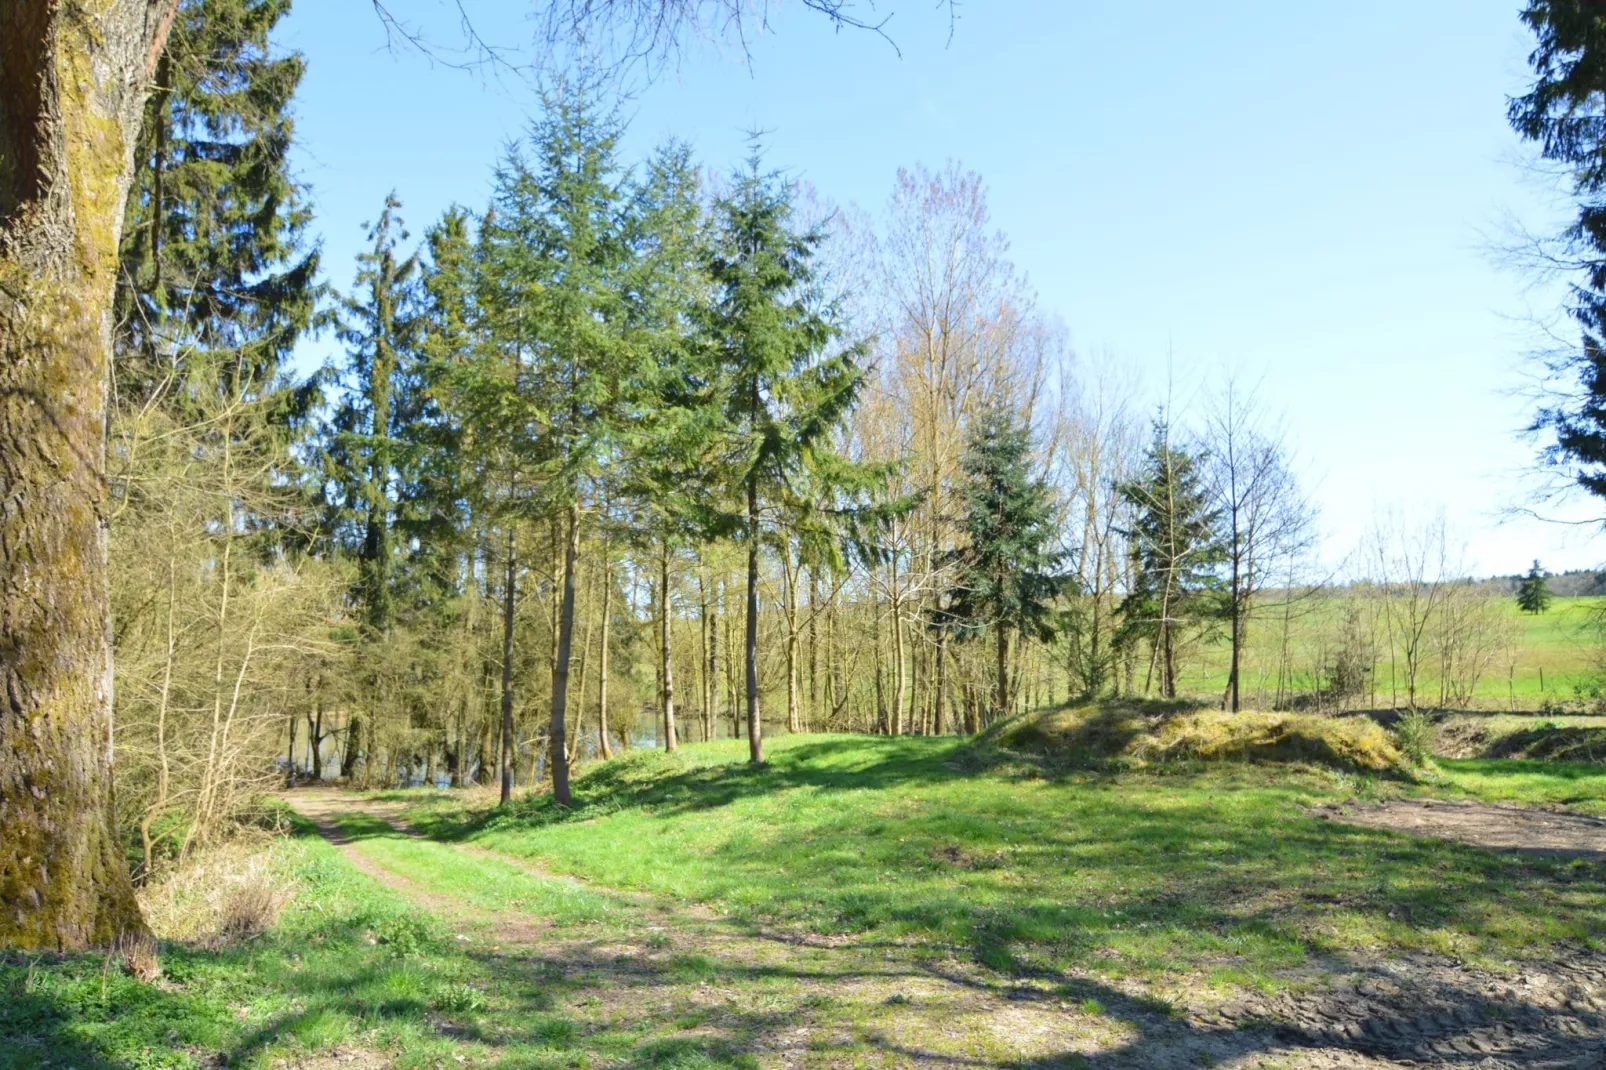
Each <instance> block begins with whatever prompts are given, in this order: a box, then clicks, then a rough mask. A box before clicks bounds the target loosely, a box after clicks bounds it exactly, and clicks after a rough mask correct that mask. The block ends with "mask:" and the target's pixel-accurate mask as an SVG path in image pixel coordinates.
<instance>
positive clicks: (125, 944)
mask: <svg viewBox="0 0 1606 1070" xmlns="http://www.w3.org/2000/svg"><path fill="white" fill-rule="evenodd" d="M116 950H117V953H118V954H119V955H121V956H122V959H123V969H125V970H127V971H128V973H129V976H131V977H135V978H138V979H139V980H141V981H144V982H146V983H147V984H149V983H150V982H152V981H155V980H157V979H158V978H160V977H161V976H162V964H161V962H160V961H159V960H158V959H157V957H156V940H155V938H154V937H152V936H151V935H150V934H149V933H140V934H138V935H133V934H126V935H124V936H121V937H119V938H118V940H117V949H116Z"/></svg>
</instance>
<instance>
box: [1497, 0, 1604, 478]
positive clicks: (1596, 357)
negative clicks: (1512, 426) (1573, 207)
mask: <svg viewBox="0 0 1606 1070" xmlns="http://www.w3.org/2000/svg"><path fill="white" fill-rule="evenodd" d="M1521 17H1522V21H1523V22H1525V23H1526V24H1527V25H1528V28H1529V29H1530V30H1532V31H1533V34H1534V37H1535V39H1536V45H1535V48H1534V51H1533V53H1532V54H1531V55H1530V56H1529V57H1528V63H1529V66H1531V67H1532V68H1533V72H1534V82H1533V86H1532V87H1531V88H1530V90H1529V91H1528V92H1527V93H1525V94H1523V95H1522V96H1519V97H1516V98H1514V99H1513V100H1512V101H1511V103H1510V106H1509V109H1508V112H1507V118H1508V119H1509V120H1510V122H1511V125H1512V127H1513V128H1514V129H1516V131H1517V133H1519V134H1520V135H1522V136H1523V137H1524V138H1527V139H1528V140H1529V141H1532V142H1535V143H1536V144H1537V145H1538V147H1539V152H1540V155H1541V156H1542V157H1543V158H1544V159H1545V160H1547V161H1550V162H1551V163H1553V164H1555V165H1557V166H1558V168H1559V170H1560V172H1561V173H1563V174H1565V175H1567V176H1568V178H1569V180H1570V184H1571V186H1572V194H1573V198H1574V200H1575V201H1576V202H1577V216H1576V219H1575V220H1574V222H1573V223H1572V225H1571V226H1569V227H1568V228H1567V229H1566V230H1565V231H1564V232H1563V233H1562V235H1561V238H1560V241H1559V243H1558V248H1556V249H1554V250H1547V256H1546V258H1545V263H1546V270H1549V269H1550V266H1551V265H1554V264H1558V263H1567V264H1574V265H1576V266H1577V268H1578V274H1579V276H1580V277H1579V279H1578V281H1577V284H1576V285H1573V286H1570V287H1569V288H1568V292H1569V295H1570V298H1571V300H1570V306H1569V308H1568V312H1569V313H1571V315H1572V317H1573V319H1574V320H1575V321H1577V324H1578V327H1579V344H1578V346H1577V348H1576V349H1574V350H1573V351H1572V352H1570V353H1567V354H1566V355H1565V356H1563V357H1562V358H1561V359H1560V360H1559V361H1558V362H1557V365H1556V368H1555V370H1556V371H1557V372H1558V373H1561V374H1567V375H1570V376H1571V377H1572V378H1573V380H1574V382H1573V384H1571V385H1570V387H1569V388H1567V390H1565V391H1564V392H1563V393H1564V396H1563V397H1562V398H1561V400H1560V401H1559V403H1557V404H1553V405H1547V406H1546V407H1544V408H1542V409H1541V410H1540V411H1539V413H1538V414H1537V415H1536V417H1535V419H1534V423H1533V429H1534V430H1543V431H1549V432H1552V433H1553V434H1554V436H1555V438H1554V441H1553V442H1552V443H1551V445H1550V447H1549V448H1548V449H1547V450H1546V457H1547V459H1548V460H1549V461H1551V462H1552V463H1554V464H1557V465H1567V466H1571V467H1572V470H1571V471H1570V472H1569V473H1568V476H1569V477H1570V479H1571V480H1572V481H1574V482H1576V483H1577V484H1578V485H1579V486H1581V487H1583V488H1584V490H1586V491H1588V492H1589V493H1590V494H1593V495H1596V496H1597V497H1606V406H1603V404H1602V402H1603V399H1606V121H1603V108H1602V101H1603V100H1606V19H1603V18H1602V17H1601V11H1600V5H1599V3H1597V2H1596V0H1529V2H1528V5H1527V7H1526V8H1525V9H1524V10H1523V12H1522V16H1521Z"/></svg>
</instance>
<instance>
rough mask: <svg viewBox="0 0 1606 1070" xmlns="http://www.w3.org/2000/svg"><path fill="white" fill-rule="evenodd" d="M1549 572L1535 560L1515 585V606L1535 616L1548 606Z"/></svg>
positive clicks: (1549, 596)
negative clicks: (1520, 580)
mask: <svg viewBox="0 0 1606 1070" xmlns="http://www.w3.org/2000/svg"><path fill="white" fill-rule="evenodd" d="M1550 598H1551V595H1550V574H1549V573H1548V572H1546V571H1545V570H1544V569H1542V568H1540V567H1539V562H1538V561H1535V562H1534V563H1533V567H1532V568H1530V569H1529V570H1528V574H1527V575H1526V576H1524V577H1523V578H1522V582H1521V583H1519V584H1518V585H1517V608H1519V609H1521V610H1522V611H1523V612H1524V613H1532V614H1534V615H1535V616H1537V615H1539V614H1540V613H1543V612H1545V611H1546V610H1548V609H1549V608H1550Z"/></svg>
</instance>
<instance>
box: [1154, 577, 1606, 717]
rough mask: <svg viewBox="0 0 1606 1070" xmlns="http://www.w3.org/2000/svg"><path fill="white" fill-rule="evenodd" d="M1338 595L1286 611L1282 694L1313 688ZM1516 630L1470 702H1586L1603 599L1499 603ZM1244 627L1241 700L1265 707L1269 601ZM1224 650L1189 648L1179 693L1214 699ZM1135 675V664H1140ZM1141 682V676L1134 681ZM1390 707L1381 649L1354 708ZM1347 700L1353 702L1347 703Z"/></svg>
mask: <svg viewBox="0 0 1606 1070" xmlns="http://www.w3.org/2000/svg"><path fill="white" fill-rule="evenodd" d="M1343 605H1344V603H1343V601H1342V600H1341V599H1339V598H1323V599H1313V600H1311V601H1309V602H1307V603H1305V604H1303V605H1298V606H1296V607H1294V608H1293V609H1292V611H1291V613H1290V624H1289V652H1288V663H1289V667H1290V669H1291V673H1289V674H1288V675H1287V676H1285V678H1284V683H1283V688H1284V691H1285V693H1286V692H1287V691H1288V689H1289V688H1290V687H1292V689H1293V691H1294V692H1295V693H1296V694H1300V695H1306V696H1308V695H1310V694H1311V693H1312V692H1314V691H1315V690H1316V681H1317V678H1318V674H1319V672H1320V667H1321V666H1322V665H1324V664H1326V663H1328V662H1330V661H1331V658H1332V653H1331V652H1332V650H1333V649H1334V647H1335V645H1336V643H1337V635H1338V633H1339V631H1340V623H1341V617H1342V613H1343V611H1344V610H1343ZM1504 606H1505V612H1506V613H1507V614H1509V619H1510V620H1511V621H1513V622H1514V623H1515V625H1516V629H1517V642H1516V645H1515V647H1514V648H1513V651H1512V655H1511V656H1510V657H1507V658H1496V659H1495V661H1494V662H1493V663H1492V664H1491V665H1490V666H1489V667H1488V669H1487V670H1485V671H1484V673H1483V674H1482V676H1481V677H1480V679H1479V681H1478V685H1477V689H1476V691H1475V692H1474V695H1475V699H1474V705H1475V706H1476V707H1477V708H1481V709H1515V710H1527V711H1534V710H1539V709H1541V708H1542V707H1544V706H1545V705H1546V704H1547V702H1548V703H1549V704H1551V705H1552V706H1555V705H1557V704H1569V703H1571V704H1574V705H1576V704H1577V703H1579V702H1580V701H1583V702H1587V701H1589V700H1590V699H1591V698H1592V697H1593V696H1594V695H1595V693H1596V692H1597V691H1598V690H1599V686H1600V683H1601V681H1602V679H1603V676H1602V672H1601V662H1602V660H1603V652H1606V646H1603V645H1602V643H1601V640H1600V632H1599V620H1600V616H1601V614H1602V613H1606V598H1602V597H1599V596H1591V597H1586V598H1558V599H1556V601H1555V603H1554V604H1553V605H1552V606H1551V608H1550V610H1549V611H1548V612H1546V613H1543V614H1540V615H1538V616H1534V615H1531V614H1528V613H1523V612H1522V611H1520V610H1519V609H1518V608H1517V605H1516V602H1515V601H1514V600H1507V601H1506V602H1505V603H1504ZM1259 618H1260V619H1259V620H1258V621H1257V622H1256V624H1255V626H1253V627H1252V628H1251V630H1250V640H1249V649H1248V658H1247V659H1246V663H1245V666H1244V697H1245V702H1246V704H1253V705H1255V706H1257V707H1262V708H1265V707H1269V706H1270V705H1271V704H1272V702H1273V701H1274V700H1275V698H1276V695H1277V690H1278V666H1279V663H1280V662H1281V660H1282V659H1281V643H1282V616H1281V610H1280V609H1278V608H1277V607H1274V606H1267V607H1264V608H1263V609H1262V611H1261V613H1260V614H1259ZM1227 659H1228V650H1227V644H1226V642H1225V641H1224V639H1209V638H1206V639H1203V640H1200V641H1199V643H1198V644H1197V645H1196V646H1195V647H1194V648H1193V650H1192V651H1191V656H1190V657H1189V658H1188V659H1187V660H1186V662H1185V668H1184V671H1183V673H1182V680H1181V685H1182V690H1183V691H1185V692H1187V693H1189V694H1193V695H1198V696H1201V697H1208V698H1215V697H1219V696H1220V694H1221V692H1222V690H1223V689H1224V688H1225V687H1226V682H1227ZM1140 674H1141V669H1140ZM1139 682H1140V683H1141V679H1140V681H1139ZM1417 691H1418V696H1419V697H1418V704H1419V705H1433V704H1435V703H1436V702H1437V699H1438V696H1439V665H1438V662H1437V658H1436V657H1435V656H1434V655H1432V654H1430V655H1429V656H1428V658H1427V659H1426V662H1425V664H1424V666H1423V670H1422V672H1421V673H1420V674H1419V677H1418V683H1417ZM1374 695H1375V705H1377V706H1379V707H1392V706H1399V705H1403V704H1405V702H1406V687H1405V680H1404V670H1403V666H1399V667H1398V669H1397V671H1391V667H1390V664H1389V657H1388V650H1387V648H1386V647H1383V648H1382V649H1381V650H1380V651H1379V658H1378V661H1377V667H1376V677H1375V681H1374V683H1373V685H1372V687H1371V688H1370V689H1369V691H1368V694H1367V695H1366V696H1365V698H1366V701H1365V702H1362V703H1360V704H1361V705H1373V704H1374ZM1350 704H1351V705H1355V704H1356V703H1355V702H1353V701H1352V702H1351V703H1350Z"/></svg>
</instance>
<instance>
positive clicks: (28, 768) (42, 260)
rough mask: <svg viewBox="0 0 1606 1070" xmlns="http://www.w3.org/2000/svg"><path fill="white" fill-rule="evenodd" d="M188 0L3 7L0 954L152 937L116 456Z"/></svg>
mask: <svg viewBox="0 0 1606 1070" xmlns="http://www.w3.org/2000/svg"><path fill="white" fill-rule="evenodd" d="M176 3H177V0H81V2H79V3H75V4H63V3H60V2H59V0H5V2H4V3H0V696H3V700H0V945H11V946H18V947H47V948H62V949H66V948H77V947H85V946H90V945H97V944H99V945H103V944H109V943H112V942H114V941H117V940H119V939H121V938H124V937H128V936H136V935H141V934H143V933H144V923H143V921H142V920H141V918H140V913H139V907H138V906H137V904H136V903H135V901H134V892H133V887H132V885H131V883H130V881H129V877H128V868H127V864H126V862H125V860H124V858H123V854H122V851H121V848H120V846H119V844H118V842H117V836H116V825H115V822H114V820H113V795H112V693H111V679H112V675H111V640H110V634H111V633H110V627H109V620H108V599H107V589H106V550H107V545H106V537H107V533H106V510H105V498H106V493H105V475H104V465H103V455H104V439H105V423H106V396H107V380H108V371H109V361H110V354H111V330H112V323H111V299H112V285H113V281H114V278H115V272H116V268H117V249H118V239H119V236H120V232H121V228H122V215H123V207H124V203H125V200H126V195H127V190H128V184H129V180H130V177H131V175H132V173H133V157H132V144H133V141H134V137H135V134H136V133H137V124H138V121H139V115H140V110H141V108H142V106H143V103H144V96H145V93H146V90H147V86H148V83H149V81H150V77H151V72H152V69H153V67H154V63H155V59H156V56H157V54H158V53H159V51H160V46H161V44H162V42H163V40H164V39H165V36H166V32H167V27H168V25H169V24H170V23H171V19H172V12H173V9H174V8H175V7H176Z"/></svg>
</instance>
